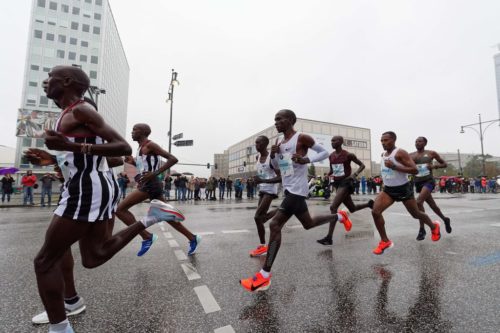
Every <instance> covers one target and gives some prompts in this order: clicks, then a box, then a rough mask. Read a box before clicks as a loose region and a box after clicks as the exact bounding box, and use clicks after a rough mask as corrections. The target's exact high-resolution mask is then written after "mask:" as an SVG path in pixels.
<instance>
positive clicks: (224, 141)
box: [0, 0, 500, 175]
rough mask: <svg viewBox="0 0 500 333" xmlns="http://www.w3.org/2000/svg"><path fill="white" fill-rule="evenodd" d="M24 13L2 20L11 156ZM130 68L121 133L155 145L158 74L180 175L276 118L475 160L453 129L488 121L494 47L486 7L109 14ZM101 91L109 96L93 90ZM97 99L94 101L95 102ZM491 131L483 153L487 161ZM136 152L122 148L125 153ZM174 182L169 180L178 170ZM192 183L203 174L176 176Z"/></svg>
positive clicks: (307, 6) (227, 1) (496, 7)
mask: <svg viewBox="0 0 500 333" xmlns="http://www.w3.org/2000/svg"><path fill="white" fill-rule="evenodd" d="M30 6H31V1H29V0H23V1H11V2H9V6H4V7H3V8H2V12H3V15H2V21H1V22H0V27H1V29H0V37H1V40H2V44H3V48H2V52H1V53H0V72H1V73H2V81H1V82H0V115H1V119H2V121H1V123H0V144H4V145H8V146H15V137H14V127H15V118H16V115H17V109H18V108H19V107H20V102H21V90H22V79H23V78H22V76H23V71H24V63H25V56H26V46H27V39H28V22H29V14H30ZM111 6H112V10H113V13H114V17H115V20H116V22H117V25H118V30H119V31H120V35H121V39H122V42H123V45H124V48H125V52H126V54H127V58H128V61H129V64H130V68H131V72H130V74H131V75H130V91H129V108H128V128H127V135H128V137H127V139H128V140H130V135H129V133H130V130H131V127H132V125H133V124H134V123H137V122H146V123H149V124H151V126H152V129H153V133H152V136H151V139H153V140H155V141H157V142H158V143H160V144H162V145H164V146H166V145H167V143H168V138H167V132H168V119H169V112H168V110H169V106H168V105H167V104H165V99H166V97H167V91H168V84H169V82H170V71H171V68H175V69H176V70H177V71H178V72H179V77H178V79H179V81H180V82H181V85H180V86H179V87H178V88H177V89H176V91H175V98H174V122H173V127H174V130H173V132H174V134H176V133H179V132H183V133H184V138H185V139H193V140H194V141H195V145H194V147H189V148H176V147H174V149H173V151H172V152H173V154H174V155H176V156H177V157H179V159H180V160H181V161H182V162H187V163H193V162H201V163H206V162H211V163H213V154H214V153H219V152H222V151H223V150H224V149H225V148H227V147H228V146H229V145H231V144H233V143H235V142H237V141H240V140H242V139H244V138H246V137H248V136H249V135H251V134H253V133H255V132H256V131H258V130H261V129H263V128H265V127H267V126H270V125H272V124H273V118H274V114H275V112H276V111H278V110H279V109H282V108H290V109H292V110H294V111H295V112H296V114H297V116H298V117H301V118H308V119H315V120H322V121H327V122H335V123H340V124H347V125H353V126H360V127H367V128H370V129H371V130H372V141H373V148H372V154H373V155H372V158H374V159H376V160H378V159H377V158H376V156H378V155H379V153H380V151H381V146H380V144H379V138H380V134H381V133H382V132H383V131H386V130H393V131H395V132H396V133H397V134H398V142H397V144H398V146H400V147H402V148H405V149H407V150H409V151H412V150H414V140H415V138H416V137H417V136H420V135H423V136H426V137H427V138H428V139H429V145H428V148H429V149H433V150H437V151H442V152H444V151H456V150H457V149H460V150H461V151H462V152H464V153H480V141H479V137H478V135H477V134H476V133H474V132H473V131H472V130H468V131H466V134H459V130H460V125H465V124H469V123H475V122H477V119H478V118H477V114H478V113H482V116H483V120H490V119H497V118H498V116H499V112H498V108H497V102H496V86H495V72H494V65H493V55H494V54H495V52H497V51H496V49H495V48H493V47H492V46H493V45H495V44H496V43H498V42H500V20H499V19H498V17H499V13H500V1H498V0H481V1H465V0H446V1H445V0H440V1H435V0H415V1H410V0H405V1H401V0H385V1H384V0H380V1H373V0H365V1H362V0H351V1H340V0H325V1H311V0H310V1H291V0H287V1H263V0H253V1H249V0H247V1H244V0H212V1H207V0H191V1H182V0H178V1H165V0H148V1H143V2H137V1H133V0H119V1H118V0H113V1H111ZM104 88H106V89H112V87H104ZM102 98H105V96H103V97H102ZM499 142H500V127H499V126H498V125H493V126H491V127H490V128H489V129H488V131H487V132H486V135H485V141H484V144H485V152H486V153H490V154H492V155H497V156H500V145H499ZM135 148H136V145H133V149H134V150H135ZM179 169H181V168H179ZM182 171H193V172H195V173H197V174H201V175H206V174H207V169H206V168H194V169H192V168H182Z"/></svg>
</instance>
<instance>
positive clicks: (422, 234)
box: [417, 228, 427, 241]
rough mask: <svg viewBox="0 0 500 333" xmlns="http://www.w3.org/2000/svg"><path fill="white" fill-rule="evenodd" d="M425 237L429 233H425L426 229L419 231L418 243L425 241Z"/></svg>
mask: <svg viewBox="0 0 500 333" xmlns="http://www.w3.org/2000/svg"><path fill="white" fill-rule="evenodd" d="M425 235H427V233H426V232H425V229H424V228H420V230H418V235H417V240H418V241H421V240H424V239H425Z"/></svg>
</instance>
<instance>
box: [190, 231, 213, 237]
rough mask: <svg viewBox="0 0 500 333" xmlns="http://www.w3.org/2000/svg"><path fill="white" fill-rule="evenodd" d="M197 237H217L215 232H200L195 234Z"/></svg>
mask: <svg viewBox="0 0 500 333" xmlns="http://www.w3.org/2000/svg"><path fill="white" fill-rule="evenodd" d="M194 234H195V235H201V236H206V235H215V232H213V231H200V232H195V233H194Z"/></svg>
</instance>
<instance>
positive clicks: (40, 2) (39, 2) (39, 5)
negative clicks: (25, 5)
mask: <svg viewBox="0 0 500 333" xmlns="http://www.w3.org/2000/svg"><path fill="white" fill-rule="evenodd" d="M37 4H38V7H43V8H45V0H38V1H37Z"/></svg>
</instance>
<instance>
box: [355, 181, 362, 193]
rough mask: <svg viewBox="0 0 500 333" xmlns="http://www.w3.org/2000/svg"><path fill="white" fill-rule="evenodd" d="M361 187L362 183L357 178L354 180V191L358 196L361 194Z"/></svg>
mask: <svg viewBox="0 0 500 333" xmlns="http://www.w3.org/2000/svg"><path fill="white" fill-rule="evenodd" d="M360 185H361V182H360V181H359V179H358V178H357V177H356V178H354V189H355V190H356V194H359V186H360Z"/></svg>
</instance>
